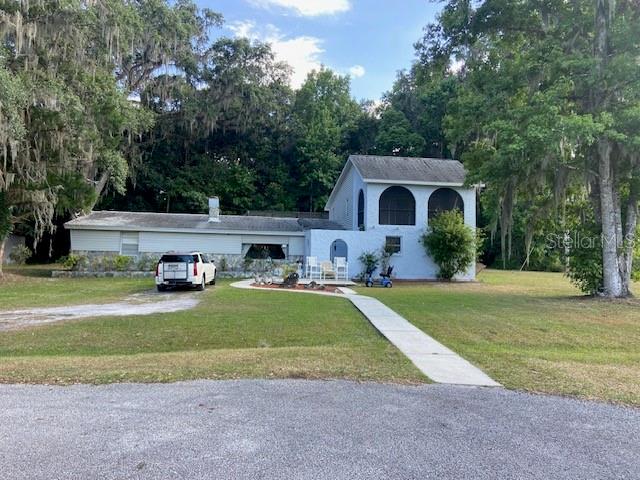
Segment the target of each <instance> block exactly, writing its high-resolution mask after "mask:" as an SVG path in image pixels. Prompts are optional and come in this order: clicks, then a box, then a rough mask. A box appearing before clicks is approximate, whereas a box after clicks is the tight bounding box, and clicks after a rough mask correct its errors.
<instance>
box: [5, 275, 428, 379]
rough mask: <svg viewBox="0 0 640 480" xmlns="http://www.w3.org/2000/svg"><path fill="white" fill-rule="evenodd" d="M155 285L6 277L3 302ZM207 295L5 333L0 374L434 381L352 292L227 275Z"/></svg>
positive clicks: (73, 298) (69, 298)
mask: <svg viewBox="0 0 640 480" xmlns="http://www.w3.org/2000/svg"><path fill="white" fill-rule="evenodd" d="M6 286H8V289H5V287H6ZM150 288H153V283H152V281H150V280H149V279H147V280H135V281H131V280H129V281H121V280H120V279H118V280H116V279H98V280H95V281H91V282H89V281H87V280H85V279H83V280H82V281H81V282H76V281H75V280H70V279H56V280H45V279H42V278H37V277H36V278H21V279H20V280H19V281H13V282H6V283H5V284H3V286H2V288H1V289H0V291H1V293H0V299H1V300H0V302H2V303H0V305H1V306H0V309H5V308H4V307H5V306H6V305H9V306H11V307H12V308H13V307H15V308H21V307H24V306H27V305H29V304H30V303H31V302H32V301H35V302H36V303H38V304H40V305H44V304H51V303H56V304H60V303H69V302H73V303H80V301H81V300H84V302H87V301H91V302H94V301H96V299H99V300H100V301H107V300H109V299H111V298H114V296H118V295H120V296H123V295H126V294H129V293H134V292H137V291H141V290H148V289H150ZM61 296H62V297H64V299H61V298H60V297H61ZM200 298H201V299H202V300H201V303H200V304H199V305H198V306H197V307H196V308H194V309H192V310H188V311H183V312H176V313H170V314H156V315H147V316H135V317H110V318H106V317H105V318H95V319H86V320H77V321H67V322H63V323H58V324H50V325H46V326H41V327H34V328H30V329H26V330H20V331H10V332H4V333H0V382H5V383H6V382H24V383H61V384H68V383H75V382H85V383H108V382H118V381H141V382H156V381H160V382H164V381H174V380H186V379H196V378H211V379H222V378H225V379H229V378H292V377H293V378H344V379H352V380H377V381H389V382H401V383H421V382H426V381H428V380H427V379H426V378H425V377H424V376H422V375H421V374H420V372H419V371H418V370H417V369H416V368H415V367H414V366H413V365H412V364H411V363H410V362H409V361H408V360H407V359H406V358H404V356H403V355H402V354H401V353H400V352H399V351H398V350H397V349H395V347H393V346H391V345H389V344H388V342H386V341H385V340H384V338H382V337H381V336H380V335H379V334H378V333H377V332H376V331H375V329H374V328H373V327H372V326H371V325H370V324H369V323H368V322H367V321H366V320H365V319H364V317H362V316H361V314H360V313H359V312H358V311H357V310H356V309H355V308H354V307H353V306H352V305H351V304H350V303H349V302H348V301H347V300H345V299H340V298H332V297H323V296H317V295H302V294H293V293H286V292H272V291H269V292H266V291H265V292H258V291H246V290H239V289H235V288H232V287H230V286H229V282H225V281H220V282H219V285H218V286H216V287H215V288H209V289H208V290H207V291H206V292H205V293H204V294H202V296H201V297H200ZM5 300H8V303H4V301H5Z"/></svg>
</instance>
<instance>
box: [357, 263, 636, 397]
mask: <svg viewBox="0 0 640 480" xmlns="http://www.w3.org/2000/svg"><path fill="white" fill-rule="evenodd" d="M636 291H640V288H638V286H636ZM360 292H361V293H366V294H369V295H372V296H375V297H377V298H379V299H380V300H381V301H383V302H384V303H385V304H386V305H388V306H389V307H391V308H393V309H395V310H396V311H398V312H399V313H400V314H402V315H404V316H405V317H406V318H407V319H408V320H409V321H411V322H412V323H414V324H415V325H416V326H417V327H419V328H421V329H422V330H423V331H425V332H426V333H428V334H429V335H432V336H433V337H434V338H436V339H437V340H439V341H440V342H442V343H444V344H445V345H447V346H448V347H450V348H452V349H453V350H455V351H456V352H458V353H460V354H461V355H462V356H464V357H465V358H467V359H468V360H470V361H472V362H474V363H475V364H476V365H478V366H479V367H480V368H482V369H484V370H485V371H486V372H487V373H488V374H489V375H491V376H492V377H493V378H495V379H496V380H498V381H499V382H501V383H502V384H504V385H505V386H506V387H509V388H517V389H524V390H528V391H534V392H545V393H555V394H566V395H573V396H579V397H584V398H594V399H600V400H607V401H615V402H622V403H628V404H635V405H640V302H639V301H638V300H628V301H607V300H603V299H594V298H585V297H582V296H580V294H579V292H578V291H577V290H576V289H575V288H573V287H572V285H571V284H570V283H569V282H568V281H567V280H566V279H565V278H564V277H563V276H562V275H561V274H556V273H535V272H504V271H492V270H486V271H484V272H482V273H481V274H480V275H479V282H478V283H474V284H456V283H452V284H440V283H426V284H411V283H396V284H395V285H394V288H393V289H380V288H377V289H365V288H361V289H360Z"/></svg>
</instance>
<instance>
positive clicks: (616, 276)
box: [591, 0, 631, 297]
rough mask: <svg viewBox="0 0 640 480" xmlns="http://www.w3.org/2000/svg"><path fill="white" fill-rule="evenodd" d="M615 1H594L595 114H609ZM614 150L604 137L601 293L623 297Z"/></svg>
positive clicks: (600, 148)
mask: <svg viewBox="0 0 640 480" xmlns="http://www.w3.org/2000/svg"><path fill="white" fill-rule="evenodd" d="M613 1H614V0H595V31H594V45H593V55H594V59H595V68H596V74H597V78H598V83H597V85H599V86H602V88H598V87H596V88H594V89H593V91H592V93H591V96H592V99H591V100H592V107H593V109H594V113H599V112H603V111H606V109H607V105H608V101H607V98H608V92H607V91H606V85H607V82H606V78H605V72H606V68H607V63H608V58H609V23H610V19H611V15H612V12H613V8H612V7H613V3H612V2H613ZM611 151H612V145H611V141H610V140H609V139H608V138H606V137H605V136H604V135H603V136H601V137H600V138H599V139H598V142H597V148H596V160H597V163H598V188H599V190H600V219H601V225H602V283H603V291H602V294H603V295H604V296H607V297H623V296H627V295H628V294H629V288H628V287H629V285H628V283H629V282H625V281H624V278H625V277H626V273H625V272H626V268H625V265H624V263H625V253H624V250H625V248H624V247H623V235H622V209H621V205H620V194H619V192H617V191H616V189H617V188H618V186H617V183H616V175H615V167H616V162H615V160H613V159H612V157H611ZM627 227H629V225H627ZM625 246H626V245H625ZM630 273H631V272H629V274H630ZM625 283H626V286H625Z"/></svg>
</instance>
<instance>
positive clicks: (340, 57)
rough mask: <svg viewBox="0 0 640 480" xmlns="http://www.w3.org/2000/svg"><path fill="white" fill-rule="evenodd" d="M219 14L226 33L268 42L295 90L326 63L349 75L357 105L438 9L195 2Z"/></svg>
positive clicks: (384, 84) (406, 59)
mask: <svg viewBox="0 0 640 480" xmlns="http://www.w3.org/2000/svg"><path fill="white" fill-rule="evenodd" d="M196 1H197V3H199V4H200V6H202V7H208V8H211V9H212V10H214V11H217V12H219V13H222V14H223V15H224V18H225V25H224V28H223V31H222V34H224V35H230V36H234V35H235V36H246V37H249V38H252V39H257V40H262V41H268V42H270V43H272V45H273V49H274V51H275V53H276V55H277V57H278V58H279V59H282V60H285V61H287V63H289V64H290V65H291V66H292V67H293V69H294V73H293V75H292V85H293V86H294V87H297V86H299V85H300V83H301V82H302V80H303V79H304V77H305V76H306V74H307V72H308V71H310V70H311V69H312V68H317V67H318V66H319V65H320V64H322V65H325V66H327V67H329V68H331V69H333V70H335V71H337V72H339V73H342V74H350V75H351V78H352V80H351V89H352V94H353V96H354V97H355V98H357V99H358V100H360V99H363V98H366V99H371V100H377V99H379V98H380V96H381V95H382V93H384V92H385V91H387V90H389V89H390V88H391V86H392V84H393V81H394V79H395V76H396V72H397V71H398V70H400V69H403V68H408V67H409V66H410V65H411V62H412V60H413V58H414V53H413V43H414V42H415V41H416V40H418V39H419V38H420V36H421V34H422V27H423V26H424V25H426V24H427V23H428V22H430V21H432V20H433V19H434V17H435V14H436V13H437V11H438V10H439V9H440V4H439V3H437V2H430V1H428V0H395V1H394V0H196Z"/></svg>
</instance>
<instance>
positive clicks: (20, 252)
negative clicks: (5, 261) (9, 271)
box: [9, 245, 33, 265]
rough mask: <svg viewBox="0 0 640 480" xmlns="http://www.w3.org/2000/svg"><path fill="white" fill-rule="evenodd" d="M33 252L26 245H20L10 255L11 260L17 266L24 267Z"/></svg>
mask: <svg viewBox="0 0 640 480" xmlns="http://www.w3.org/2000/svg"><path fill="white" fill-rule="evenodd" d="M32 255H33V252H32V251H31V249H30V248H29V247H27V246H26V245H18V246H17V247H15V248H14V249H13V250H11V253H10V254H9V258H10V259H11V261H12V262H13V263H15V264H16V265H24V264H25V263H26V262H27V260H29V259H30V258H31V256H32Z"/></svg>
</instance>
